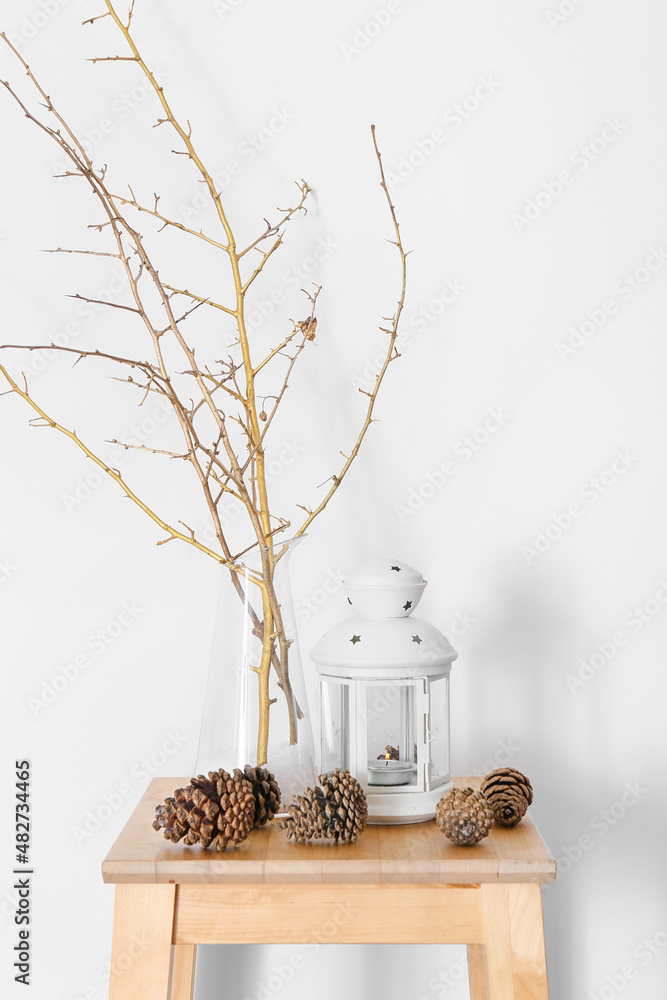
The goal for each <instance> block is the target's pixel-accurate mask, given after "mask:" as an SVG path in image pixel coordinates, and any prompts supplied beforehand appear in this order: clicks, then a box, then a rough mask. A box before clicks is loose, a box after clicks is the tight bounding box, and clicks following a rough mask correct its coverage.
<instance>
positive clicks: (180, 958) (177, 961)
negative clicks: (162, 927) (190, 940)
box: [169, 944, 197, 1000]
mask: <svg viewBox="0 0 667 1000" xmlns="http://www.w3.org/2000/svg"><path fill="white" fill-rule="evenodd" d="M196 956H197V945H196V944H175V945H174V952H173V960H172V965H171V996H170V998H169V1000H192V997H193V994H194V988H195V958H196Z"/></svg>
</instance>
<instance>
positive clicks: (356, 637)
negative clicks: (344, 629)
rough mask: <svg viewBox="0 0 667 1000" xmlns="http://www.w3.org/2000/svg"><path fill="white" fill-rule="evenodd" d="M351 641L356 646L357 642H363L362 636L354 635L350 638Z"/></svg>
mask: <svg viewBox="0 0 667 1000" xmlns="http://www.w3.org/2000/svg"><path fill="white" fill-rule="evenodd" d="M350 642H351V643H352V645H353V646H354V645H355V643H357V642H361V636H360V635H353V636H352V638H351V639H350Z"/></svg>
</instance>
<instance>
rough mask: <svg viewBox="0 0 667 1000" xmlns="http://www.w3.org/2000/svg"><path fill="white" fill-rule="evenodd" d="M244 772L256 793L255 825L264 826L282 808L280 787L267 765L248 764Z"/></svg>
mask: <svg viewBox="0 0 667 1000" xmlns="http://www.w3.org/2000/svg"><path fill="white" fill-rule="evenodd" d="M243 774H244V776H245V777H246V779H247V780H248V781H249V782H250V784H251V785H252V790H253V793H254V795H255V822H254V824H253V825H254V826H264V824H265V823H266V822H267V821H268V820H270V819H273V817H274V816H275V814H276V813H277V812H278V811H279V809H280V787H279V785H278V782H277V781H276V779H275V776H274V775H273V774H271V772H270V771H268V770H267V769H266V768H265V767H253V766H252V765H251V764H246V766H245V767H244V768H243Z"/></svg>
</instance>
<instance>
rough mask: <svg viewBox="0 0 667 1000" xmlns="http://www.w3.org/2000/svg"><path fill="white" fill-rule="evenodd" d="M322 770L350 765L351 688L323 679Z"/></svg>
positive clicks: (331, 769) (326, 770)
mask: <svg viewBox="0 0 667 1000" xmlns="http://www.w3.org/2000/svg"><path fill="white" fill-rule="evenodd" d="M321 705H322V710H321V711H322V716H321V727H322V771H323V772H324V773H326V772H328V771H333V770H334V769H335V768H337V767H340V768H349V766H350V689H349V687H348V686H347V685H346V684H339V683H337V682H336V681H332V680H324V679H322V681H321Z"/></svg>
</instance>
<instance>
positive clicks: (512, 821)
mask: <svg viewBox="0 0 667 1000" xmlns="http://www.w3.org/2000/svg"><path fill="white" fill-rule="evenodd" d="M480 791H481V792H482V794H483V795H485V796H486V798H487V801H488V803H489V805H490V806H491V808H492V809H493V815H494V817H495V819H496V822H497V823H499V824H500V825H501V826H516V825H517V823H519V822H520V821H521V820H522V819H523V817H524V815H525V813H526V810H527V809H528V806H529V805H530V804H531V802H532V801H533V787H532V785H531V783H530V781H529V780H528V778H527V777H526V775H525V774H522V773H521V771H517V770H516V769H515V768H513V767H499V768H498V769H497V770H496V771H491V773H490V774H487V776H486V777H485V778H484V780H483V781H482V784H481V786H480Z"/></svg>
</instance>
